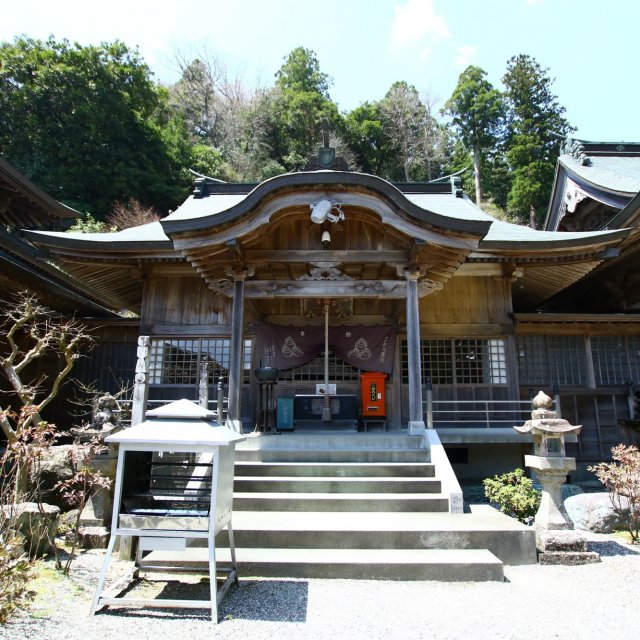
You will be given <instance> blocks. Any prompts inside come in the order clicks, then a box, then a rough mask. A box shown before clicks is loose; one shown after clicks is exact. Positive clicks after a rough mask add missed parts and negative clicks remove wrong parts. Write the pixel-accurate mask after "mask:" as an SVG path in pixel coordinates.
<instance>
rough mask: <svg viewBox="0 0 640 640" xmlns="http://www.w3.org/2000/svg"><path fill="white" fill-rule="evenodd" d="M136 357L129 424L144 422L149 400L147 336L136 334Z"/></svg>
mask: <svg viewBox="0 0 640 640" xmlns="http://www.w3.org/2000/svg"><path fill="white" fill-rule="evenodd" d="M137 356H138V359H137V361H136V372H135V377H134V383H133V400H132V403H131V426H135V425H137V424H140V423H141V422H144V416H145V413H146V412H147V401H148V400H149V336H138V351H137Z"/></svg>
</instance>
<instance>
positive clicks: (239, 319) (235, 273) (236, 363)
mask: <svg viewBox="0 0 640 640" xmlns="http://www.w3.org/2000/svg"><path fill="white" fill-rule="evenodd" d="M252 273H253V271H252V270H246V269H244V270H235V269H229V270H227V274H228V275H230V276H231V277H232V278H233V304H232V307H231V345H230V348H229V352H230V353H229V409H228V413H227V425H228V426H229V427H231V428H232V429H235V430H236V431H238V432H239V433H242V416H241V412H240V394H241V392H242V378H243V374H244V366H243V359H244V358H243V357H244V332H243V325H244V281H245V278H246V277H247V276H248V275H251V274H252Z"/></svg>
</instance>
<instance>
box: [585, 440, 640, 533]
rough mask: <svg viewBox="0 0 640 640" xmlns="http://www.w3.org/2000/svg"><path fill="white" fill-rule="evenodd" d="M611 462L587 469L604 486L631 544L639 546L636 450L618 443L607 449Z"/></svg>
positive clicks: (639, 469)
mask: <svg viewBox="0 0 640 640" xmlns="http://www.w3.org/2000/svg"><path fill="white" fill-rule="evenodd" d="M611 457H612V458H613V462H600V463H599V464H596V465H593V466H591V467H587V471H592V472H593V473H595V474H596V476H597V478H598V480H600V482H602V484H603V485H604V486H605V487H606V489H607V491H608V492H609V497H610V498H611V504H612V505H613V510H614V511H615V512H616V514H617V515H618V516H619V517H620V518H621V519H622V520H623V522H624V524H625V526H626V528H627V530H628V531H629V534H630V535H631V541H632V543H633V544H640V451H639V450H638V447H636V446H634V445H631V446H629V447H626V446H625V445H623V444H619V445H618V446H617V447H613V449H611Z"/></svg>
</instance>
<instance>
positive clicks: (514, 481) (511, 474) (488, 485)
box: [483, 469, 540, 524]
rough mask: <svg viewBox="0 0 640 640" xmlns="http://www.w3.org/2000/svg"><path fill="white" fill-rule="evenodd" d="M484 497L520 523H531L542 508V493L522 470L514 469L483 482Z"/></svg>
mask: <svg viewBox="0 0 640 640" xmlns="http://www.w3.org/2000/svg"><path fill="white" fill-rule="evenodd" d="M483 484H484V495H485V496H486V497H487V499H488V500H489V501H490V502H494V503H495V504H497V505H498V507H500V511H502V513H506V514H507V515H509V516H512V517H513V518H517V519H518V520H520V522H524V523H527V524H528V523H529V522H531V520H532V519H533V517H534V516H535V514H536V511H538V507H539V506H540V491H538V490H537V489H534V487H533V482H532V481H531V479H530V478H527V477H526V476H525V475H524V471H523V470H522V469H514V470H513V471H508V472H507V473H503V474H502V475H501V476H494V477H493V478H487V479H486V480H484V482H483Z"/></svg>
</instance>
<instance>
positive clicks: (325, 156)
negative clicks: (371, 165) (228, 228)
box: [303, 118, 350, 171]
mask: <svg viewBox="0 0 640 640" xmlns="http://www.w3.org/2000/svg"><path fill="white" fill-rule="evenodd" d="M321 126H322V146H321V147H320V148H319V149H318V156H317V157H315V158H310V159H309V160H308V161H307V164H305V166H304V168H303V171H323V170H324V171H327V170H331V171H350V169H349V165H348V163H347V161H346V160H345V159H344V158H342V157H336V150H335V147H331V146H329V121H328V120H327V118H323V119H322V125H321Z"/></svg>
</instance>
